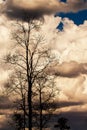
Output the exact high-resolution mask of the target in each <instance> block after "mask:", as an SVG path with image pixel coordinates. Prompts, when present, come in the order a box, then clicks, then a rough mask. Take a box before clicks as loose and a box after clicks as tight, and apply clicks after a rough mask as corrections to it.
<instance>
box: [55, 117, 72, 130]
mask: <svg viewBox="0 0 87 130" xmlns="http://www.w3.org/2000/svg"><path fill="white" fill-rule="evenodd" d="M54 127H55V128H59V129H60V130H70V126H69V125H68V119H67V118H65V117H61V118H59V119H58V124H56V125H55V126H54Z"/></svg>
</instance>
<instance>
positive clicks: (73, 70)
mask: <svg viewBox="0 0 87 130" xmlns="http://www.w3.org/2000/svg"><path fill="white" fill-rule="evenodd" d="M48 72H49V73H51V74H52V75H56V76H62V77H68V78H72V77H77V76H79V75H80V74H87V63H77V62H75V61H70V62H63V63H61V64H58V65H56V66H54V67H53V68H52V66H51V69H50V68H49V69H48Z"/></svg>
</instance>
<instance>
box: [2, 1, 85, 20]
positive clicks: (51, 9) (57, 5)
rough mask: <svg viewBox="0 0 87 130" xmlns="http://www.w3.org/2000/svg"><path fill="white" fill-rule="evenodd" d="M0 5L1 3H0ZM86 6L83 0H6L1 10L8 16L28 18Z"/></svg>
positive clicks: (76, 9)
mask: <svg viewBox="0 0 87 130" xmlns="http://www.w3.org/2000/svg"><path fill="white" fill-rule="evenodd" d="M1 5H2V4H1ZM86 8H87V2H84V1H83V0H67V2H65V3H64V2H62V1H60V0H46V1H44V0H29V1H28V0H21V1H20V0H7V1H6V2H5V4H4V5H3V6H1V11H0V12H3V13H5V14H6V15H7V16H9V17H10V18H17V19H22V20H26V19H25V17H28V18H30V19H31V18H40V17H42V16H43V15H50V14H55V13H57V12H77V11H79V10H82V9H86Z"/></svg>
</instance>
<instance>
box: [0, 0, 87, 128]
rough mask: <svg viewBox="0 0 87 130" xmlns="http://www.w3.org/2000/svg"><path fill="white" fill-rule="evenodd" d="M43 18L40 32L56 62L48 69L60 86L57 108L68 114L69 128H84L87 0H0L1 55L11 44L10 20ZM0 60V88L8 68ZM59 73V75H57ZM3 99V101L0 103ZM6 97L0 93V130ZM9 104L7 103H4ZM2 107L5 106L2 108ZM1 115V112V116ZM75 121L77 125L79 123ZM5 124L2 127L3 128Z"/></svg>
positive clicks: (5, 78)
mask: <svg viewBox="0 0 87 130" xmlns="http://www.w3.org/2000/svg"><path fill="white" fill-rule="evenodd" d="M23 11H25V12H26V13H27V14H28V16H29V18H35V19H39V18H41V17H43V18H44V24H43V25H42V27H41V33H42V34H43V35H44V37H45V39H46V43H47V46H48V47H49V48H51V49H52V53H53V54H54V55H55V57H56V59H57V60H58V61H59V64H58V65H56V66H55V67H54V68H51V70H50V69H49V72H50V73H51V74H52V75H56V76H57V79H56V86H58V88H59V89H60V94H59V95H58V101H59V102H60V111H61V113H62V114H64V115H65V116H66V117H68V118H69V120H70V123H71V127H72V130H77V129H79V130H83V129H84V130H86V129H87V123H86V122H87V0H46V1H45V0H30V1H28V0H21V2H20V0H6V1H3V0H0V59H1V62H2V57H3V56H4V55H5V54H7V53H8V52H9V51H10V50H11V48H12V46H13V43H12V40H11V34H10V33H11V23H12V22H15V21H16V20H17V19H18V20H23V21H26V19H25V18H24V14H23ZM1 62H0V71H1V74H0V89H1V92H2V90H3V85H4V82H5V81H6V80H7V79H8V73H9V70H8V69H7V67H6V66H3V65H2V63H1ZM59 75H60V76H59ZM2 102H3V103H2ZM8 102H10V103H11V101H9V99H6V97H4V98H3V97H2V94H1V96H0V107H1V110H0V122H1V124H0V130H2V129H3V130H6V127H5V125H6V124H5V123H6V122H5V115H6V114H7V113H8V109H9V106H8V105H7V104H8ZM7 106H8V107H7ZM2 109H4V110H3V111H2ZM2 115H3V116H2ZM78 122H80V123H79V125H78ZM3 126H4V128H3Z"/></svg>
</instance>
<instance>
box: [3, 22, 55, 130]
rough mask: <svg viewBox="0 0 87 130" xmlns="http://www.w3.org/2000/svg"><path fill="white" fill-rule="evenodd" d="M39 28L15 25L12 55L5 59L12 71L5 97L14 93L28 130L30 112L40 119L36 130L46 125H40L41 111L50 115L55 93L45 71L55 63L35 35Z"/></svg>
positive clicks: (23, 23)
mask: <svg viewBox="0 0 87 130" xmlns="http://www.w3.org/2000/svg"><path fill="white" fill-rule="evenodd" d="M40 24H41V22H39V21H37V20H29V21H27V22H17V24H16V25H15V31H14V33H13V34H12V36H13V40H14V41H15V49H14V50H15V51H14V52H12V53H9V54H8V55H7V56H6V57H5V61H6V63H8V64H9V65H10V66H11V68H12V70H13V74H12V75H11V79H10V83H8V85H5V86H6V87H7V92H8V93H14V94H16V97H18V99H21V100H20V102H19V103H18V104H19V105H20V106H21V109H22V110H23V112H24V117H25V116H27V118H28V125H29V126H28V128H29V130H32V124H33V113H34V112H35V113H37V115H38V114H39V115H40V116H39V128H40V130H42V128H43V125H45V123H46V122H44V123H43V122H42V120H43V119H42V115H43V111H44V112H46V111H48V110H49V112H50V113H51V112H52V109H51V103H53V101H54V93H55V91H54V77H53V76H51V75H49V74H48V73H47V71H46V70H47V68H49V66H50V65H51V64H52V62H55V61H54V60H53V57H52V56H51V52H50V50H49V49H48V48H45V45H44V44H43V43H44V40H43V37H42V36H40V35H37V34H38V33H37V32H38V30H39V28H40ZM13 66H14V67H13ZM38 101H39V104H38V103H37V102H38ZM36 106H38V107H37V108H38V111H37V108H35V107H36ZM45 120H46V118H45Z"/></svg>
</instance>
